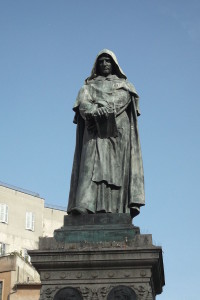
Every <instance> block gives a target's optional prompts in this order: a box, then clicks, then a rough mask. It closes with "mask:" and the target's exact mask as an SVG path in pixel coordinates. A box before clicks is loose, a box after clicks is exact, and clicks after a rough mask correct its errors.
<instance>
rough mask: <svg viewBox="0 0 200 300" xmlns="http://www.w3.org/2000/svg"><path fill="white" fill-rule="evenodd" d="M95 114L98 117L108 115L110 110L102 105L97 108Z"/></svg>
mask: <svg viewBox="0 0 200 300" xmlns="http://www.w3.org/2000/svg"><path fill="white" fill-rule="evenodd" d="M94 115H95V116H97V117H100V118H101V117H106V118H107V117H108V110H107V108H106V107H100V108H98V109H97V110H96V112H95V113H94Z"/></svg>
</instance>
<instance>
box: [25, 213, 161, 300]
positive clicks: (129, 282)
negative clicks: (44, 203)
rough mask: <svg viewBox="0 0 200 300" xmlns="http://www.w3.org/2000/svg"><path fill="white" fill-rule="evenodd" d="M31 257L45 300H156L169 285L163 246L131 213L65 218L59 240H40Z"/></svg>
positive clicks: (55, 235)
mask: <svg viewBox="0 0 200 300" xmlns="http://www.w3.org/2000/svg"><path fill="white" fill-rule="evenodd" d="M29 255H30V256H31V260H32V264H33V265H34V267H35V268H36V269H37V271H38V272H39V273H40V276H41V283H42V288H41V297H40V300H47V299H51V300H60V299H67V300H71V299H74V300H75V299H76V300H79V299H80V300H114V299H127V300H129V299H131V300H135V299H137V300H142V299H143V300H144V299H145V300H153V299H155V297H156V295H158V294H160V293H161V292H162V287H163V286H164V269H163V259H162V249H161V247H157V246H154V245H153V244H152V237H151V235H146V234H145V235H143V234H140V231H139V228H138V227H134V226H133V225H132V223H131V218H130V216H129V215H128V214H97V215H85V216H81V215H80V216H65V220H64V226H63V227H62V228H61V229H58V230H56V231H55V232H54V238H41V239H40V243H39V250H32V251H29ZM63 295H64V296H63ZM120 297H121V298H120Z"/></svg>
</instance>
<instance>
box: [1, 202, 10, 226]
mask: <svg viewBox="0 0 200 300" xmlns="http://www.w3.org/2000/svg"><path fill="white" fill-rule="evenodd" d="M0 222H2V223H8V205H7V204H4V203H0Z"/></svg>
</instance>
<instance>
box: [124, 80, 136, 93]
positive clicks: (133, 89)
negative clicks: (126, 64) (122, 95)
mask: <svg viewBox="0 0 200 300" xmlns="http://www.w3.org/2000/svg"><path fill="white" fill-rule="evenodd" d="M125 84H126V86H127V88H128V90H129V92H130V93H133V94H136V95H137V91H136V89H135V86H134V85H133V84H132V83H131V82H130V81H128V80H127V79H126V80H125Z"/></svg>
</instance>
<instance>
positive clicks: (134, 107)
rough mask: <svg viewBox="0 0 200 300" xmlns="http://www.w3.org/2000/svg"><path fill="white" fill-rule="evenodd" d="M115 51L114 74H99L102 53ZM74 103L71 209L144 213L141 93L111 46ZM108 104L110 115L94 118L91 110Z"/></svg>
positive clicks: (69, 206) (133, 214)
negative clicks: (141, 210)
mask: <svg viewBox="0 0 200 300" xmlns="http://www.w3.org/2000/svg"><path fill="white" fill-rule="evenodd" d="M102 53H107V54H109V55H110V56H111V57H112V59H113V61H114V63H115V73H116V74H114V75H108V76H107V77H104V76H98V75H96V65H97V59H98V57H99V56H100V55H101V54H102ZM97 59H96V61H95V64H94V67H93V69H92V73H91V76H90V77H89V78H88V79H86V82H85V84H84V86H83V87H82V88H81V90H80V91H79V94H78V97H77V99H76V102H75V105H74V108H73V109H74V111H75V119H74V122H75V123H76V124H77V133H76V148H75V154H74V162H73V168H72V175H71V186H70V193H69V202H68V209H67V211H68V213H70V212H71V211H73V209H74V208H79V209H81V210H86V211H87V212H88V213H98V212H110V213H126V212H130V214H131V216H132V217H134V216H135V215H137V214H138V213H139V210H140V206H142V205H144V204H145V200H144V175H143V164H142V157H141V149H140V141H139V135H138V126H137V116H138V115H139V114H140V112H139V106H138V101H139V97H138V95H137V92H136V90H135V88H134V86H133V85H132V84H131V83H129V82H128V80H127V79H126V76H125V74H124V73H123V71H122V69H121V68H120V67H119V64H118V62H117V59H116V57H115V55H114V54H113V52H111V51H110V50H103V51H102V52H100V53H99V55H98V56H97ZM100 107H103V108H106V110H107V112H108V114H107V117H99V116H98V115H97V116H96V117H95V114H93V116H94V117H93V118H92V119H91V120H89V121H88V119H87V114H88V113H91V112H94V111H95V110H96V109H98V108H100Z"/></svg>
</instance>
